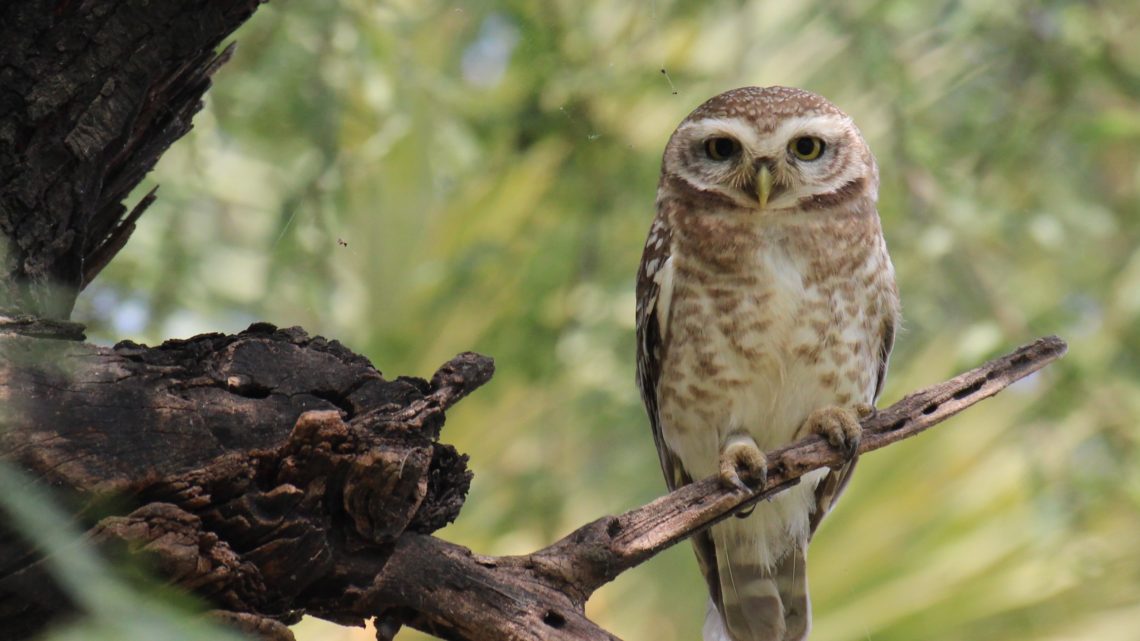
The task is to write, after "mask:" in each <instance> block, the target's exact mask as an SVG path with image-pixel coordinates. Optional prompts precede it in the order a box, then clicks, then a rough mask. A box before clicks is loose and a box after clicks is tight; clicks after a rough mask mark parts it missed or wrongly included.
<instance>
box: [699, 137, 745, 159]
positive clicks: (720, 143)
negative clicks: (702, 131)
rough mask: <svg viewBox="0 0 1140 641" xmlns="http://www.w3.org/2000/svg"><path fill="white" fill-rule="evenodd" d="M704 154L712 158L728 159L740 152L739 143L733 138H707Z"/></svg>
mask: <svg viewBox="0 0 1140 641" xmlns="http://www.w3.org/2000/svg"><path fill="white" fill-rule="evenodd" d="M705 154H706V155H708V157H709V158H710V159H712V160H728V159H729V158H733V157H735V156H737V155H739V154H740V143H739V142H737V141H736V139H734V138H723V137H722V138H709V139H708V140H706V141H705Z"/></svg>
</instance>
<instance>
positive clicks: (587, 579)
mask: <svg viewBox="0 0 1140 641" xmlns="http://www.w3.org/2000/svg"><path fill="white" fill-rule="evenodd" d="M1065 350H1066V345H1065V342H1064V341H1062V340H1061V339H1060V338H1057V337H1055V336H1050V337H1047V338H1042V339H1039V340H1037V341H1036V342H1034V343H1031V344H1029V345H1026V346H1024V347H1022V348H1020V349H1018V350H1015V351H1013V352H1011V353H1009V354H1007V355H1005V356H1002V357H1001V358H997V359H994V360H992V361H989V362H988V363H986V364H984V365H982V366H981V367H978V368H976V369H973V370H970V371H968V372H966V373H964V374H961V375H959V376H956V377H954V378H952V379H950V380H948V381H945V382H943V383H939V384H937V385H932V386H930V387H927V388H925V389H923V390H921V391H918V392H915V393H913V394H911V395H909V396H907V397H906V398H903V399H902V400H901V401H899V402H897V403H895V404H894V405H892V406H890V407H889V408H887V409H884V410H882V411H880V412H878V413H877V414H876V415H874V416H872V417H870V418H868V419H866V420H864V421H863V430H864V431H863V439H862V441H861V443H860V445H859V453H860V454H863V453H866V452H870V451H873V450H877V449H879V448H882V447H886V446H887V445H890V444H891V443H895V442H897V441H899V440H902V439H904V438H909V437H912V436H915V435H917V434H919V433H921V432H923V431H924V430H926V429H928V428H930V427H932V426H934V425H936V424H938V423H940V422H942V421H944V420H946V419H947V418H950V417H951V416H953V415H955V414H957V413H958V412H961V411H962V410H964V409H966V408H967V407H969V406H971V405H973V404H975V403H977V402H979V401H981V400H984V399H986V398H989V397H991V396H993V395H994V394H997V393H998V392H1000V391H1001V390H1002V389H1004V388H1005V387H1007V386H1009V385H1010V384H1011V383H1013V382H1014V381H1017V380H1019V379H1021V378H1024V377H1025V376H1028V375H1029V374H1032V373H1033V372H1036V371H1037V370H1039V369H1041V368H1042V367H1044V366H1046V365H1048V364H1049V363H1051V362H1052V361H1054V360H1056V359H1058V358H1060V357H1061V356H1062V355H1064V353H1065ZM768 458H769V463H770V468H769V476H768V483H767V486H766V487H765V488H764V489H762V490H760V491H756V492H749V491H742V490H739V489H735V488H726V487H724V486H723V485H722V484H721V483H720V482H719V481H718V479H716V478H715V477H710V478H707V479H704V480H701V481H697V482H695V483H693V484H691V485H688V486H686V487H683V488H680V489H678V490H676V491H674V492H672V493H671V494H668V495H666V496H663V497H661V498H659V499H657V500H656V501H653V502H652V503H649V504H647V505H645V506H643V507H640V508H637V509H634V510H630V511H629V512H626V513H625V514H621V515H619V516H608V517H603V518H601V519H598V520H596V521H594V522H592V523H589V524H587V525H585V526H583V527H581V528H579V529H577V530H575V531H574V532H572V533H571V534H569V535H568V536H566V537H565V538H563V539H562V540H560V541H558V542H556V543H554V544H553V545H551V546H549V547H547V548H545V549H542V550H539V551H537V552H535V553H533V554H529V555H526V556H521V557H503V558H492V557H483V556H479V555H476V554H473V553H472V552H470V551H469V550H467V549H465V548H461V547H458V546H455V545H453V544H450V543H447V542H444V541H440V540H438V539H435V538H433V537H427V536H415V537H403V538H402V539H401V540H400V541H399V543H398V544H397V549H398V550H399V551H400V552H401V553H400V554H397V555H394V556H393V559H400V560H401V561H406V560H408V559H410V558H422V559H430V566H429V567H430V571H429V572H428V573H427V574H424V570H423V566H422V565H420V564H413V563H407V562H395V563H390V564H389V565H388V566H387V567H385V568H384V571H383V572H381V573H380V574H379V576H378V578H377V580H376V582H375V584H374V585H373V586H372V587H371V589H370V590H369V591H368V592H366V595H367V597H368V599H369V600H371V601H373V602H374V603H375V605H376V606H377V607H378V608H379V609H385V608H388V616H389V617H394V618H396V619H398V620H399V621H401V622H403V623H405V624H407V625H411V626H413V627H416V628H419V629H421V630H425V631H428V632H432V633H435V634H438V635H440V636H443V637H445V638H456V639H470V640H480V641H482V640H491V639H517V640H535V641H537V640H539V639H565V640H567V641H569V640H571V639H576V640H602V639H613V638H614V637H613V636H612V635H611V634H609V633H608V632H606V631H604V630H602V629H601V628H598V627H597V626H596V625H594V624H593V623H591V622H590V621H589V620H588V619H586V618H585V615H584V607H585V603H586V600H587V599H588V598H589V597H590V595H591V594H592V593H593V592H594V591H595V590H596V589H598V588H599V587H600V586H602V585H604V584H605V583H608V582H609V581H612V580H613V579H614V578H616V577H617V576H618V575H619V574H621V573H622V572H624V571H626V570H628V569H630V568H632V567H634V566H636V565H638V564H640V563H642V562H644V561H645V560H647V559H649V558H650V557H652V556H654V555H656V554H657V553H659V552H661V551H662V550H664V549H666V548H668V547H670V546H672V545H674V544H675V543H677V542H678V541H681V540H684V539H685V538H687V537H689V536H691V535H692V534H694V533H696V532H698V531H700V530H702V529H704V528H707V527H709V526H710V525H712V524H714V523H716V522H717V521H720V520H722V519H725V518H727V517H729V516H730V515H732V514H735V513H736V512H738V511H740V510H741V509H745V508H747V507H748V506H749V505H752V504H753V503H756V502H757V501H760V500H763V499H765V498H768V497H770V496H773V495H774V494H777V493H778V492H782V491H784V490H786V489H788V488H789V487H792V486H793V485H795V484H796V483H797V482H798V480H799V477H800V476H802V475H803V474H806V473H807V472H810V471H812V470H814V469H818V468H821V467H827V466H835V465H839V464H841V463H842V462H843V457H842V456H841V455H840V454H839V452H837V451H836V450H835V449H833V448H831V447H830V446H829V445H827V443H826V442H825V441H824V440H823V439H821V438H819V437H818V436H811V437H808V438H805V439H803V440H802V441H800V442H798V443H794V444H792V445H789V446H786V447H783V448H780V449H777V450H773V451H771V452H769V453H768ZM393 605H398V606H400V607H399V608H398V609H396V610H394V611H393V610H391V609H390V608H391V607H392V606H393Z"/></svg>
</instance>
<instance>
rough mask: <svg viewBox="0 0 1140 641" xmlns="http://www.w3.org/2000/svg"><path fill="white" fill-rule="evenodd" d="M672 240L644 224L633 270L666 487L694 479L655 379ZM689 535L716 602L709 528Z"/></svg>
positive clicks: (664, 335) (665, 229) (664, 341)
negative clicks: (666, 428) (662, 411)
mask: <svg viewBox="0 0 1140 641" xmlns="http://www.w3.org/2000/svg"><path fill="white" fill-rule="evenodd" d="M671 244H672V233H671V232H670V231H669V226H668V225H666V224H665V221H664V217H663V216H662V215H658V218H657V219H656V220H655V221H654V222H653V226H652V227H651V228H650V229H649V239H648V240H647V241H646V242H645V251H644V252H643V253H642V256H641V267H640V268H639V269H638V271H637V382H638V387H640V388H641V400H642V401H643V402H644V403H645V411H646V412H647V413H648V414H649V425H650V427H651V428H652V430H653V441H654V443H655V444H656V445H657V456H658V458H659V459H660V462H661V471H662V472H663V473H664V474H665V484H666V485H668V486H669V489H670V490H675V489H677V488H679V487H681V486H683V485H688V484H689V483H692V482H693V478H692V476H691V475H690V474H689V473H688V471H687V470H685V466H684V465H683V464H682V463H681V458H680V457H679V456H677V454H676V453H675V452H673V450H671V449H669V445H668V444H667V443H665V438H664V436H663V435H662V433H661V419H660V415H659V413H658V405H657V384H658V381H659V380H660V378H661V362H662V360H663V358H664V355H665V349H666V346H667V345H668V337H669V307H670V304H671V303H672V300H673V260H672V256H671V254H670V251H671V249H670V245H671ZM690 540H691V541H692V543H693V549H694V550H695V551H696V553H697V562H698V563H699V564H700V566H701V574H703V575H704V577H705V580H706V581H707V582H708V585H709V591H710V592H711V594H712V598H713V600H714V601H715V602H716V603H720V573H719V571H718V570H717V559H716V548H715V547H714V546H713V541H712V537H711V536H710V534H709V530H705V531H704V532H701V533H700V534H696V535H694V536H693V537H691V539H690Z"/></svg>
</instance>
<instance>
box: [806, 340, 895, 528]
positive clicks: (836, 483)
mask: <svg viewBox="0 0 1140 641" xmlns="http://www.w3.org/2000/svg"><path fill="white" fill-rule="evenodd" d="M894 346H895V319H894V318H888V319H887V321H886V322H884V323H883V327H882V329H881V330H880V333H879V349H878V350H877V351H876V356H877V357H878V363H877V366H878V371H877V372H876V374H875V395H874V397H872V399H871V400H872V402H874V401H875V400H877V399H878V398H879V394H880V393H882V391H883V381H885V380H886V378H887V363H888V361H890V359H891V350H892V349H894ZM858 462H859V457H855V458H853V459H851V460H850V461H848V462H846V463H844V464H843V465H842V466H840V467H839V468H838V469H834V470H832V471H831V472H830V473H829V474H828V475H827V476H826V477H824V479H823V480H822V481H820V482H819V485H817V486H815V511H814V512H812V515H811V529H810V531H809V534H808V536H809V538H810V537H811V535H813V534H815V529H816V528H817V527H819V522H820V521H822V520H823V517H824V516H826V515H827V513H828V512H829V511H830V510H831V508H832V506H834V505H835V502H836V501H838V500H839V495H840V494H843V489H844V488H846V487H847V482H848V481H849V480H851V473H852V472H853V471H855V464H856V463H858Z"/></svg>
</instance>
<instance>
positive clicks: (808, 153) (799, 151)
mask: <svg viewBox="0 0 1140 641" xmlns="http://www.w3.org/2000/svg"><path fill="white" fill-rule="evenodd" d="M823 147H824V144H823V140H821V139H819V138H816V137H815V136H801V137H799V138H796V139H795V140H793V141H792V142H790V143H788V151H790V152H792V155H793V156H795V157H796V158H799V159H800V160H815V159H816V158H819V156H820V154H822V153H823Z"/></svg>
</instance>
